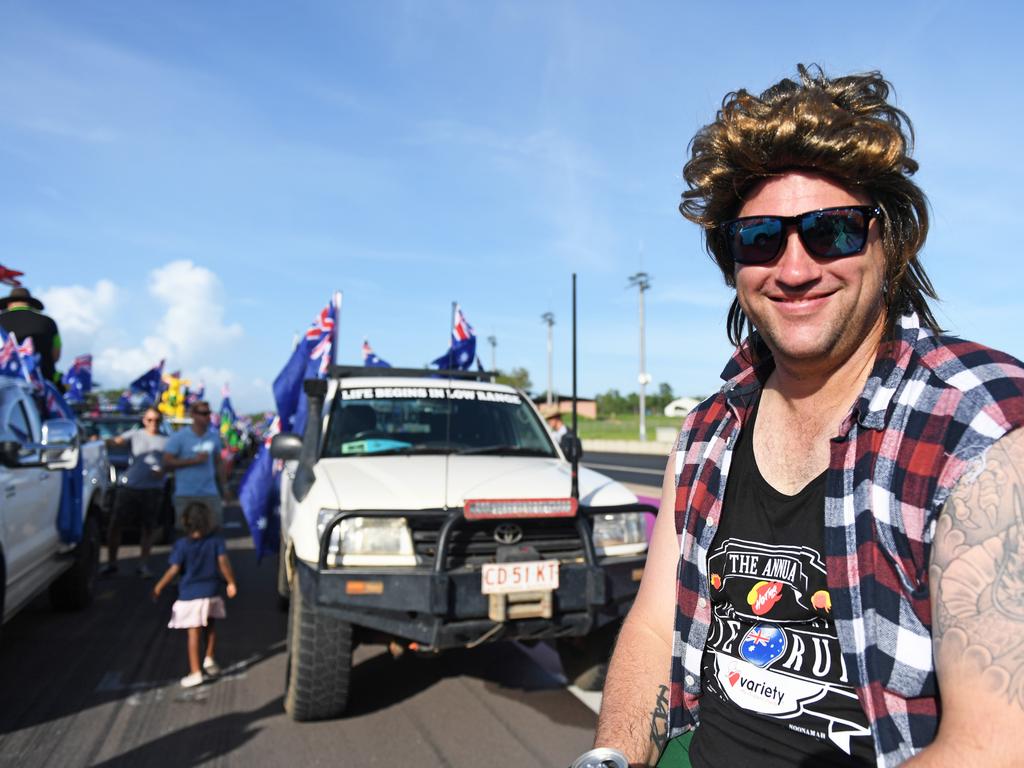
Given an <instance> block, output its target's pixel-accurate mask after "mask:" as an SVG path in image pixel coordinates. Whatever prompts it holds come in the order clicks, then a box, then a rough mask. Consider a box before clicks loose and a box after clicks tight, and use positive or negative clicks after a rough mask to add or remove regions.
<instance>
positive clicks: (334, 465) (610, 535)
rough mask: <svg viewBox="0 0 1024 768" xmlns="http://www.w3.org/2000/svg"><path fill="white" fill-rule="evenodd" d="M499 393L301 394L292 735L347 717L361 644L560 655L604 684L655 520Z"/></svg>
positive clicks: (456, 383)
mask: <svg viewBox="0 0 1024 768" xmlns="http://www.w3.org/2000/svg"><path fill="white" fill-rule="evenodd" d="M491 378H492V377H491V375H490V374H483V373H480V374H476V373H467V372H443V374H438V373H436V372H435V373H432V374H431V373H427V372H425V371H419V370H410V369H380V368H354V367H352V368H348V367H340V366H336V367H334V368H332V370H331V375H330V377H329V378H328V379H327V380H315V381H313V380H311V381H307V382H306V384H305V387H306V394H307V397H308V402H309V413H310V418H309V419H308V420H307V424H306V430H305V433H304V435H303V436H302V437H299V436H298V435H294V434H280V435H277V436H276V437H275V438H274V441H273V444H272V448H271V452H272V454H273V455H274V456H275V458H277V459H283V460H285V461H286V462H287V463H286V471H285V472H284V473H283V475H282V488H281V531H282V544H281V561H280V563H281V567H280V570H279V579H278V585H279V590H280V592H281V594H282V597H288V598H290V613H289V623H288V652H289V661H288V677H287V683H286V693H285V708H286V709H287V710H288V712H289V713H290V714H291V716H292V717H293V718H295V719H296V720H315V719H322V718H328V717H335V716H338V715H340V714H342V713H343V712H344V710H345V708H346V705H347V703H348V701H349V678H350V674H351V667H352V648H353V647H354V645H355V644H356V643H357V642H359V641H360V640H373V641H375V642H380V641H386V642H389V643H390V644H391V647H392V648H393V649H395V648H396V647H397V648H403V649H404V648H409V649H412V650H414V651H440V650H444V649H447V648H462V647H471V646H475V645H478V644H480V643H482V642H489V641H495V640H507V639H519V640H524V641H536V640H553V641H556V645H557V646H558V647H559V650H560V652H561V654H562V658H563V666H564V667H565V668H566V674H567V676H568V677H570V679H572V680H574V681H577V682H580V683H585V682H586V681H587V680H589V682H590V684H591V687H593V685H595V684H596V685H600V683H601V679H602V678H603V674H602V673H601V672H600V671H599V670H601V669H602V668H603V664H604V663H605V662H606V661H607V656H608V653H609V651H610V646H611V642H612V640H613V638H614V634H615V632H616V631H617V628H618V626H619V623H620V620H621V618H622V617H623V616H624V615H625V613H626V611H627V610H628V609H629V606H630V604H631V603H632V600H633V598H634V596H635V594H636V591H637V587H638V585H639V580H640V576H641V574H642V572H643V566H644V561H645V559H646V555H647V539H646V529H645V525H644V513H645V512H654V511H656V510H655V509H654V508H653V507H650V506H648V505H643V504H639V503H638V502H637V498H636V496H635V495H634V494H633V493H632V492H630V491H629V490H628V489H626V488H625V487H624V486H622V485H621V484H620V483H617V482H615V481H613V480H611V479H609V478H608V477H605V476H604V475H601V474H599V473H597V472H593V471H591V470H589V469H585V468H583V469H579V470H578V476H577V482H576V483H574V482H573V472H574V471H575V470H574V467H575V466H577V465H578V456H579V441H578V440H575V439H571V440H570V441H569V444H568V449H569V453H570V454H572V452H573V451H576V452H577V456H576V458H577V462H576V463H573V462H571V461H570V460H568V459H567V458H566V455H565V453H563V451H562V449H561V447H560V446H559V445H557V444H556V442H555V441H554V439H553V437H552V435H551V433H550V432H549V431H548V430H547V428H546V426H545V424H544V421H543V419H542V418H541V417H540V414H539V413H538V412H537V410H536V408H535V407H534V406H533V403H532V402H530V400H529V398H527V397H526V396H525V395H524V394H523V393H522V392H519V391H518V390H516V389H514V388H512V387H509V386H505V385H502V384H498V383H495V382H494V381H491V380H490V379H491ZM570 458H572V457H571V455H570ZM577 488H578V491H577V492H575V493H574V490H576V489H577ZM577 678H579V679H577Z"/></svg>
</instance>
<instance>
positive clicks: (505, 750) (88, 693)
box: [0, 505, 596, 768]
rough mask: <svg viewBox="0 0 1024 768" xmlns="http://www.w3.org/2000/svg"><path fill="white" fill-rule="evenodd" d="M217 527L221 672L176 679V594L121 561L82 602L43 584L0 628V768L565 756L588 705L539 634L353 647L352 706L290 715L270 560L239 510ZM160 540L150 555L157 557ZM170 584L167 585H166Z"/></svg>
mask: <svg viewBox="0 0 1024 768" xmlns="http://www.w3.org/2000/svg"><path fill="white" fill-rule="evenodd" d="M226 520H227V525H226V529H225V533H226V534H227V536H228V538H229V541H228V546H229V551H230V554H231V558H232V562H233V564H234V567H235V570H236V572H237V574H238V583H239V595H238V597H237V598H235V599H234V600H231V601H228V618H227V619H226V620H225V621H223V622H221V623H220V625H219V641H218V651H217V657H218V659H219V661H220V663H221V665H222V666H223V667H224V668H225V670H224V674H223V676H222V677H221V678H219V679H218V680H216V681H214V682H212V683H209V684H206V685H203V686H202V687H200V688H196V689H190V690H185V689H182V688H180V687H179V685H178V679H179V678H180V677H181V676H182V675H184V674H185V673H186V672H187V671H188V670H187V661H186V649H185V637H184V632H182V631H180V630H170V629H167V628H166V624H167V620H168V616H169V612H170V605H171V602H172V601H173V595H172V594H167V593H165V597H162V598H161V600H160V601H159V602H158V603H156V604H154V603H153V602H152V601H151V600H150V599H149V597H148V594H149V590H150V588H151V585H152V582H151V581H144V580H142V579H140V578H138V577H136V576H135V575H134V568H135V566H136V564H137V562H138V561H137V560H136V559H134V558H135V557H136V555H137V549H135V548H133V547H126V548H123V549H122V562H121V570H120V573H119V574H118V575H116V576H113V577H108V578H106V579H103V580H101V581H99V582H98V583H97V590H96V599H95V601H94V603H93V605H92V606H91V607H90V608H89V609H87V610H85V611H83V612H80V613H63V614H62V613H55V612H53V611H52V610H51V609H50V607H49V604H48V601H47V599H46V597H45V596H43V597H41V598H39V599H37V600H36V601H35V602H34V603H32V604H31V605H30V606H28V607H27V608H26V609H25V610H23V611H22V612H21V613H20V614H19V615H18V616H16V617H15V618H14V619H13V620H12V621H10V622H9V623H8V624H6V625H4V627H3V629H2V632H0V766H18V767H19V768H24V767H27V766H68V767H69V768H72V767H75V766H103V767H104V768H113V767H114V766H147V767H148V768H160V767H161V766H168V768H170V767H171V766H174V768H181V767H182V766H199V765H203V766H239V767H242V766H245V768H253V766H278V765H295V766H328V765H330V766H352V767H354V768H358V767H361V766H395V767H398V768H401V766H446V767H451V768H460V767H462V766H466V767H467V768H468V767H469V766H473V768H478V767H479V766H481V765H510V766H511V765H514V766H517V767H522V768H527V767H530V768H532V767H534V766H536V767H538V768H539V767H543V768H552V767H553V766H554V767H561V766H567V765H568V764H569V763H570V762H571V760H572V759H573V758H574V757H575V756H576V755H578V754H579V753H580V752H582V751H584V750H585V749H588V748H589V746H590V743H591V739H592V737H593V729H594V726H595V724H596V715H595V714H594V713H593V711H592V710H591V709H589V708H588V707H587V706H586V705H584V704H583V703H582V702H581V701H580V700H579V699H577V698H576V697H575V696H573V695H572V694H571V693H570V692H569V691H568V690H567V689H566V688H565V681H564V678H563V677H561V674H560V667H559V664H558V661H557V657H556V656H555V655H554V652H553V651H552V650H551V649H550V648H548V647H547V646H545V645H543V644H541V645H538V646H535V647H534V648H532V649H531V648H525V647H524V646H520V645H517V644H512V643H501V644H496V645H485V646H481V647H479V648H476V649H473V650H467V651H458V652H449V653H445V654H441V655H440V656H428V657H409V656H408V655H407V656H404V657H402V658H399V659H397V660H396V659H393V658H392V657H391V655H390V654H388V653H387V651H386V649H385V648H384V647H382V646H361V647H360V648H358V649H357V651H356V656H355V662H356V666H355V669H354V673H353V674H354V683H353V685H354V690H355V692H356V693H355V694H354V698H353V702H354V703H353V706H352V711H351V712H350V713H349V714H348V716H346V717H345V718H343V719H338V720H334V721H330V722H322V723H303V724H299V723H294V722H292V721H291V720H290V719H289V718H288V717H287V716H286V715H285V713H284V709H283V705H282V691H283V686H284V675H285V671H284V670H285V642H284V635H285V624H286V621H285V614H284V613H283V612H281V611H279V609H278V607H277V604H276V603H277V600H276V592H275V589H274V578H275V564H274V563H272V562H267V561H264V563H263V564H262V565H260V566H257V565H256V562H255V557H254V554H253V551H252V548H251V542H250V541H249V539H248V536H247V531H246V529H245V528H244V523H242V521H241V513H240V511H239V509H238V507H237V506H234V505H231V506H229V507H228V508H227V511H226ZM166 553H167V548H166V547H157V548H156V549H155V553H154V555H153V558H152V563H153V565H154V566H157V565H158V564H160V565H162V564H163V563H164V562H165V558H166ZM168 592H170V593H173V590H168Z"/></svg>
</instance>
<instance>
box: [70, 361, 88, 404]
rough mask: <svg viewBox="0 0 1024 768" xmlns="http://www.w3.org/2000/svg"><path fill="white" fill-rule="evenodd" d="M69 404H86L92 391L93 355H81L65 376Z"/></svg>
mask: <svg viewBox="0 0 1024 768" xmlns="http://www.w3.org/2000/svg"><path fill="white" fill-rule="evenodd" d="M64 386H65V387H66V388H67V397H66V399H67V401H68V402H69V403H84V402H85V396H86V395H87V394H88V393H89V392H91V391H92V355H79V356H78V357H76V358H75V361H74V362H73V363H72V364H71V367H70V368H69V369H68V372H67V373H65V374H64Z"/></svg>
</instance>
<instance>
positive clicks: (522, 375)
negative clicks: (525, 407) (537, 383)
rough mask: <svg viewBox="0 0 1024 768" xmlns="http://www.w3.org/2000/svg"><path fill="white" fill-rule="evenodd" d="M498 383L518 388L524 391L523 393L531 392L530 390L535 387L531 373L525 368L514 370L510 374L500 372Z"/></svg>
mask: <svg viewBox="0 0 1024 768" xmlns="http://www.w3.org/2000/svg"><path fill="white" fill-rule="evenodd" d="M498 382H499V383H500V384H508V385H509V386H511V387H516V388H517V389H521V390H523V392H529V391H530V388H531V387H533V382H532V381H530V372H529V371H527V370H526V369H525V368H513V369H512V370H511V371H509V372H508V373H505V372H503V371H500V370H499V371H498Z"/></svg>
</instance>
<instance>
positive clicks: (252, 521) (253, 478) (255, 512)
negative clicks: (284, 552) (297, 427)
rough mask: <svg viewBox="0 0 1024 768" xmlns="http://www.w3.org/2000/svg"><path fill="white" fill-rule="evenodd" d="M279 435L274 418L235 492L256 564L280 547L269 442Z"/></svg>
mask: <svg viewBox="0 0 1024 768" xmlns="http://www.w3.org/2000/svg"><path fill="white" fill-rule="evenodd" d="M280 431H281V421H280V419H278V418H275V419H274V420H273V421H272V422H271V423H270V427H269V428H268V429H267V431H266V432H264V434H263V442H262V444H261V445H260V447H259V450H258V451H257V452H256V458H255V459H253V460H252V463H251V464H250V465H249V468H248V469H247V470H246V472H245V476H244V477H243V478H242V484H241V485H240V486H239V489H238V502H239V504H241V505H242V513H243V514H244V515H245V520H246V522H247V523H248V524H249V530H250V531H251V532H252V543H253V547H254V548H255V549H256V562H259V561H260V560H262V559H263V556H264V555H265V554H267V553H269V552H277V551H278V549H279V548H280V546H281V516H280V514H278V509H277V508H278V505H279V503H280V497H279V495H278V493H279V490H278V489H279V488H280V483H279V482H278V480H279V478H280V475H281V470H280V469H279V468H277V467H275V466H274V464H275V462H274V460H273V458H271V456H270V441H271V440H273V438H274V435H276V434H277V433H278V432H280Z"/></svg>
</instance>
